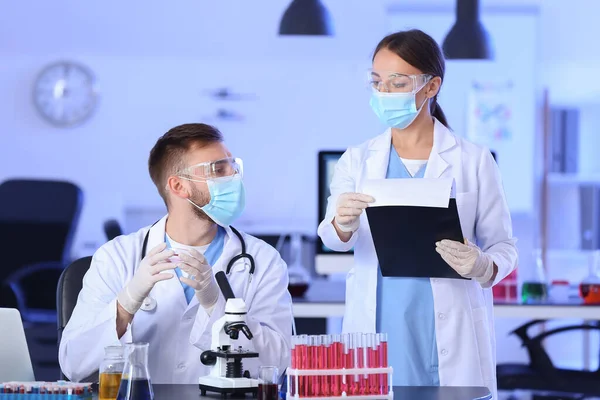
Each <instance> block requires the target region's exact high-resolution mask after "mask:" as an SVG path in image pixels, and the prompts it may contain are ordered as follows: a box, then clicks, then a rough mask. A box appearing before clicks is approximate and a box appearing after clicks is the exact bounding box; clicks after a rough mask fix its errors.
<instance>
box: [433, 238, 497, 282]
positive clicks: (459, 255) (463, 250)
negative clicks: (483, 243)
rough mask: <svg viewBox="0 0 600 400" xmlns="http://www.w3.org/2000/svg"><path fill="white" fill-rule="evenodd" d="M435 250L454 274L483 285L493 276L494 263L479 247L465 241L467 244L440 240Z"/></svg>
mask: <svg viewBox="0 0 600 400" xmlns="http://www.w3.org/2000/svg"><path fill="white" fill-rule="evenodd" d="M435 247H436V248H435V250H436V251H437V252H438V253H439V254H440V255H441V256H442V258H443V259H444V261H446V262H447V263H448V265H450V266H451V267H452V268H453V269H454V270H455V271H456V272H458V273H459V274H460V275H461V276H463V277H465V278H473V279H475V280H476V281H477V282H479V283H480V284H482V285H484V284H486V283H488V282H489V281H490V280H491V279H492V275H494V261H493V260H492V257H491V256H490V255H489V254H485V253H484V252H483V251H481V249H480V248H479V247H477V246H476V245H474V244H473V243H471V242H469V241H467V244H466V245H465V244H463V243H460V242H456V241H454V240H442V241H440V242H437V243H436V244H435Z"/></svg>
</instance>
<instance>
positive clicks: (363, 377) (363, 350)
mask: <svg viewBox="0 0 600 400" xmlns="http://www.w3.org/2000/svg"><path fill="white" fill-rule="evenodd" d="M359 341H360V342H359V343H360V345H359V347H358V353H357V355H356V357H357V359H358V368H367V362H368V360H367V335H366V334H365V333H361V334H360V335H359ZM359 394H360V395H361V396H364V395H367V394H369V375H368V374H364V373H363V374H360V375H359Z"/></svg>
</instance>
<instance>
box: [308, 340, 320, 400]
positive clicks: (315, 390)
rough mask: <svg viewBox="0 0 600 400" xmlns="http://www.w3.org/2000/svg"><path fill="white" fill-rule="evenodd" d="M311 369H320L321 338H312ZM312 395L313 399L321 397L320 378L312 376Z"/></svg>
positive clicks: (310, 349)
mask: <svg viewBox="0 0 600 400" xmlns="http://www.w3.org/2000/svg"><path fill="white" fill-rule="evenodd" d="M310 342H311V343H310V346H309V353H310V369H319V347H320V346H321V338H320V337H319V336H311V337H310ZM310 389H311V390H310V393H311V396H312V397H319V396H320V395H321V390H320V385H319V376H318V375H311V376H310Z"/></svg>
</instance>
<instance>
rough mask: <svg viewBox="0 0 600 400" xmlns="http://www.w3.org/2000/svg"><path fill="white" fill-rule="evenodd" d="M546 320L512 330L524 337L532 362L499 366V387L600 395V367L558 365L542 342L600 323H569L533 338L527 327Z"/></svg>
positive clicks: (497, 371)
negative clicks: (588, 368) (583, 369)
mask: <svg viewBox="0 0 600 400" xmlns="http://www.w3.org/2000/svg"><path fill="white" fill-rule="evenodd" d="M543 322H546V320H533V321H530V322H527V323H526V324H524V325H522V326H520V327H518V328H517V329H515V330H514V331H512V332H511V333H514V334H515V335H517V336H518V337H519V338H520V339H521V342H522V344H523V347H525V348H526V350H527V353H528V355H529V364H500V365H498V366H497V367H496V375H497V378H498V389H501V390H543V391H555V392H565V393H577V394H583V395H586V396H600V366H599V367H598V369H597V370H596V371H578V370H572V369H563V368H556V367H555V366H554V365H553V363H552V360H551V359H550V357H549V355H548V353H547V352H546V350H545V349H544V345H543V340H544V339H545V338H547V337H548V336H552V335H555V334H558V333H562V332H569V331H577V330H600V326H598V325H569V326H563V327H560V328H556V329H552V330H549V331H546V332H543V333H540V334H539V335H537V336H535V337H530V336H529V334H528V333H527V330H528V329H529V328H530V327H532V326H534V325H537V324H539V323H543Z"/></svg>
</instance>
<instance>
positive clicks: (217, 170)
mask: <svg viewBox="0 0 600 400" xmlns="http://www.w3.org/2000/svg"><path fill="white" fill-rule="evenodd" d="M237 174H239V175H240V176H241V177H243V175H244V164H243V162H242V159H241V158H233V157H226V158H222V159H220V160H215V161H208V162H203V163H200V164H196V165H192V166H190V167H187V168H185V169H182V170H181V171H179V172H178V173H177V175H179V176H181V177H183V178H185V179H188V180H190V181H196V182H205V181H207V180H212V179H219V178H220V179H221V180H223V179H226V178H232V177H233V176H235V175H237Z"/></svg>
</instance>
